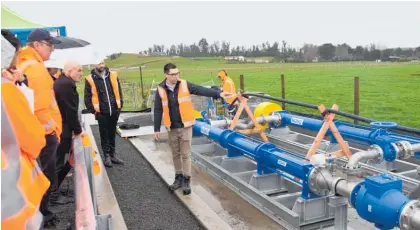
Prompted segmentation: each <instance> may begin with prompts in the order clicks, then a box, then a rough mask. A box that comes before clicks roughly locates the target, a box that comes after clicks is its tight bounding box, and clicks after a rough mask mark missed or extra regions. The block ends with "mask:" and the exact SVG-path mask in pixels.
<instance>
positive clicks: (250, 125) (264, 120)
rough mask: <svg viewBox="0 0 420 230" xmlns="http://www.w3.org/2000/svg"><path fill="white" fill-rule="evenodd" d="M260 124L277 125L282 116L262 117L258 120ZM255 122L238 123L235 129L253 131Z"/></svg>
mask: <svg viewBox="0 0 420 230" xmlns="http://www.w3.org/2000/svg"><path fill="white" fill-rule="evenodd" d="M256 120H257V123H258V124H265V123H276V122H280V121H281V116H279V115H271V116H260V117H257V118H256ZM254 127H255V125H254V122H253V121H249V122H248V123H247V124H243V123H237V124H236V126H235V128H237V129H252V128H254Z"/></svg>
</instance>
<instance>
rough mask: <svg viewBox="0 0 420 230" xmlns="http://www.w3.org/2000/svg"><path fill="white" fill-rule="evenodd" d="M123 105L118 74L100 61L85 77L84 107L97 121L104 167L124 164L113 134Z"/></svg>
mask: <svg viewBox="0 0 420 230" xmlns="http://www.w3.org/2000/svg"><path fill="white" fill-rule="evenodd" d="M123 104H124V101H123V93H122V91H121V85H120V81H119V79H118V73H117V72H115V71H109V69H108V68H107V67H105V63H104V61H101V62H100V63H99V64H98V65H95V68H94V69H93V70H92V71H91V74H90V75H89V76H87V77H86V82H85V105H86V109H87V110H88V111H89V112H91V113H92V114H95V119H96V120H97V121H98V125H99V135H100V136H101V147H102V151H103V154H104V157H105V161H104V165H105V166H106V167H112V163H114V164H124V161H123V160H121V159H120V158H119V157H118V156H117V155H118V154H117V153H116V151H115V133H116V130H117V122H118V118H119V116H120V112H121V109H122V107H123Z"/></svg>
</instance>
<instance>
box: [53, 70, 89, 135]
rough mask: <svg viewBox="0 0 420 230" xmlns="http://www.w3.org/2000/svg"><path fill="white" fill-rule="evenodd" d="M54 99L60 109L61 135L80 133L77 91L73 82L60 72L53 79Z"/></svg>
mask: <svg viewBox="0 0 420 230" xmlns="http://www.w3.org/2000/svg"><path fill="white" fill-rule="evenodd" d="M54 92H55V99H56V100H57V104H58V108H59V109H60V113H61V118H62V122H63V133H62V136H63V137H72V134H73V133H74V134H75V135H77V134H80V133H81V132H82V127H81V125H80V122H79V116H78V111H79V93H78V92H77V89H76V84H75V82H74V81H73V80H72V79H70V78H69V77H67V76H66V75H64V74H62V75H61V76H60V77H59V78H58V79H57V80H56V81H54Z"/></svg>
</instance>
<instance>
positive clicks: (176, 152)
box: [168, 127, 192, 176]
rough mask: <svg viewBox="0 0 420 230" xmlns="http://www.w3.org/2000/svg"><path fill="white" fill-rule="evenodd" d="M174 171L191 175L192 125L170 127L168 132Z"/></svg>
mask: <svg viewBox="0 0 420 230" xmlns="http://www.w3.org/2000/svg"><path fill="white" fill-rule="evenodd" d="M168 137H169V138H168V139H169V146H170V147H171V150H172V158H173V162H174V167H175V173H177V174H181V173H182V174H184V176H191V139H192V127H189V128H180V129H172V130H171V131H169V133H168Z"/></svg>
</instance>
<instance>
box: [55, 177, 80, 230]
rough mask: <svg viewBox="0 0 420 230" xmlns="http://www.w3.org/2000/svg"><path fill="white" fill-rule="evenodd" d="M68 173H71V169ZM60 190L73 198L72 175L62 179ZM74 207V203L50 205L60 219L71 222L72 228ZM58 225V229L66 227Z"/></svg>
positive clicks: (73, 227)
mask: <svg viewBox="0 0 420 230" xmlns="http://www.w3.org/2000/svg"><path fill="white" fill-rule="evenodd" d="M70 173H73V170H72V171H71V172H70ZM72 175H73V174H72ZM60 191H61V193H62V194H63V195H65V196H69V197H72V198H73V200H74V186H73V176H69V177H67V178H66V179H64V181H63V183H62V184H61V187H60ZM75 208H76V207H75V203H70V204H63V205H55V206H51V210H52V212H54V213H55V214H56V215H57V217H58V219H60V221H63V222H66V221H67V222H69V223H71V226H72V230H74V229H76V228H75V226H74V221H75V219H74V217H75V211H76V209H75ZM60 226H61V225H60ZM60 226H59V227H58V230H66V228H63V227H61V228H60Z"/></svg>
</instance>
